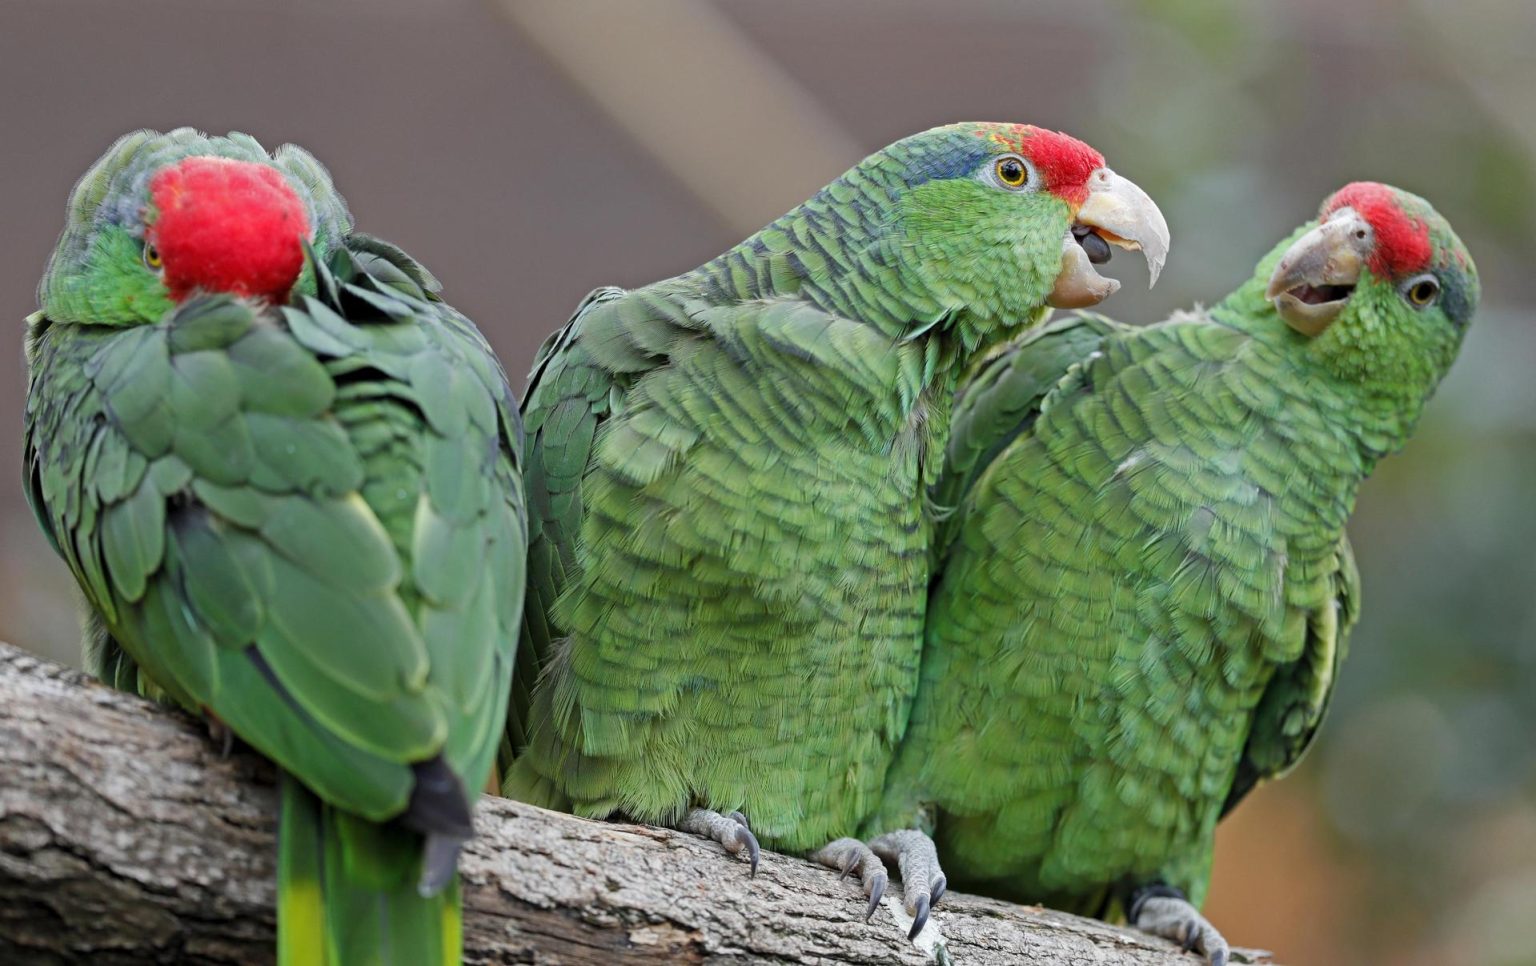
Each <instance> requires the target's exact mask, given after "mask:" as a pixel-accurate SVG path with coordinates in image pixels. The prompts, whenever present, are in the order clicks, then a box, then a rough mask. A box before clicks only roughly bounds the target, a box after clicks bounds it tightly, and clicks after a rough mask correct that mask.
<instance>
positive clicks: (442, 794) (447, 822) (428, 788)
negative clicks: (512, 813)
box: [400, 755, 475, 897]
mask: <svg viewBox="0 0 1536 966" xmlns="http://www.w3.org/2000/svg"><path fill="white" fill-rule="evenodd" d="M411 773H412V775H413V776H414V777H415V779H416V781H415V784H414V785H413V786H412V787H411V799H410V802H409V803H408V804H407V805H406V808H405V812H404V814H402V815H401V816H400V824H401V825H403V826H405V827H406V828H408V829H411V830H412V831H414V832H419V833H421V835H423V836H424V837H425V839H426V842H425V844H424V846H423V848H422V862H421V879H420V881H419V882H418V883H417V889H418V891H419V892H420V893H421V895H422V896H424V897H431V896H435V895H437V894H438V893H440V892H442V891H443V890H444V889H446V888H447V887H448V885H449V884H450V883H452V882H453V875H454V872H455V871H456V870H457V869H458V864H459V849H460V847H461V846H462V845H463V844H464V843H465V842H467V841H469V839H470V838H472V837H473V836H474V834H475V821H474V814H473V804H472V803H471V801H470V798H469V795H468V794H467V793H466V791H465V789H464V783H463V782H462V781H460V780H459V776H458V775H457V774H455V773H454V771H453V769H452V768H450V767H448V762H447V761H445V760H444V759H443V757H442V756H441V755H438V756H437V757H435V758H432V759H430V760H428V761H422V762H417V763H415V764H413V765H412V766H411Z"/></svg>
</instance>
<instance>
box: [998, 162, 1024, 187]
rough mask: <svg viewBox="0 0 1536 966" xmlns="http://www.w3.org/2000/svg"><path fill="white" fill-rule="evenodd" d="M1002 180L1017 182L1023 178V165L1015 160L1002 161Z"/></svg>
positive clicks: (1011, 182) (1010, 182)
mask: <svg viewBox="0 0 1536 966" xmlns="http://www.w3.org/2000/svg"><path fill="white" fill-rule="evenodd" d="M1003 180H1004V181H1006V182H1008V183H1009V184H1018V183H1019V182H1021V181H1023V180H1024V166H1023V165H1022V164H1020V163H1019V162H1017V161H1013V160H1008V161H1004V162H1003Z"/></svg>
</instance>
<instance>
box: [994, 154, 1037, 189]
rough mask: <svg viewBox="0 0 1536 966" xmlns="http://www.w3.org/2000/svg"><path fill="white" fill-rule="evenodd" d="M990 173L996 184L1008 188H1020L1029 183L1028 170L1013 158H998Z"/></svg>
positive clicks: (1022, 163)
mask: <svg viewBox="0 0 1536 966" xmlns="http://www.w3.org/2000/svg"><path fill="white" fill-rule="evenodd" d="M992 171H993V173H994V174H996V175H997V180H998V183H999V184H1002V185H1005V186H1007V187H1009V188H1022V187H1024V185H1025V184H1026V183H1028V181H1029V168H1027V167H1026V166H1025V165H1024V162H1023V161H1020V160H1019V159H1018V158H1015V157H1006V158H998V159H997V162H996V163H995V164H994V165H993V166H992Z"/></svg>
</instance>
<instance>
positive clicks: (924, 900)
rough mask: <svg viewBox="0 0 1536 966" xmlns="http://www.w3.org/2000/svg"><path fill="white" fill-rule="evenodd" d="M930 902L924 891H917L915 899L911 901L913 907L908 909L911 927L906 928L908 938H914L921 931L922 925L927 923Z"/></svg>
mask: <svg viewBox="0 0 1536 966" xmlns="http://www.w3.org/2000/svg"><path fill="white" fill-rule="evenodd" d="M931 903H932V900H931V899H929V897H928V894H927V893H926V892H919V893H918V894H917V901H916V902H915V903H913V906H914V908H912V909H910V910H908V911H909V912H911V913H912V928H911V929H909V930H907V938H908V939H916V938H917V934H918V933H920V932H922V931H923V927H924V926H926V925H928V910H929V908H930V906H931Z"/></svg>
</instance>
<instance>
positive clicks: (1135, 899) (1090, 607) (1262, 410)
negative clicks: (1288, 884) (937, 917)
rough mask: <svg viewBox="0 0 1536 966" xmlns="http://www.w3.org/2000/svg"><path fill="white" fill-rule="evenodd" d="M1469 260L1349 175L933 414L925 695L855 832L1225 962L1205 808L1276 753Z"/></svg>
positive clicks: (1325, 690)
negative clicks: (1153, 315)
mask: <svg viewBox="0 0 1536 966" xmlns="http://www.w3.org/2000/svg"><path fill="white" fill-rule="evenodd" d="M1478 293H1479V289H1478V279H1477V272H1476V269H1475V268H1474V266H1473V264H1472V260H1471V259H1470V257H1469V256H1468V254H1467V251H1466V249H1465V248H1464V247H1463V246H1462V244H1461V242H1460V240H1459V239H1458V238H1457V237H1456V235H1455V234H1454V232H1452V230H1451V228H1450V226H1449V225H1448V224H1447V223H1446V221H1445V220H1444V219H1443V218H1442V217H1441V216H1440V215H1438V214H1437V213H1436V212H1435V211H1434V209H1432V208H1431V207H1430V206H1429V205H1428V204H1427V203H1426V202H1425V201H1423V200H1422V199H1420V198H1418V197H1416V196H1414V195H1411V194H1408V193H1407V192H1404V191H1400V190H1397V189H1394V188H1390V187H1388V186H1385V185H1380V184H1372V183H1356V184H1351V185H1349V186H1347V187H1345V188H1343V189H1341V190H1340V191H1338V192H1337V193H1335V194H1334V195H1332V196H1331V197H1330V198H1328V199H1327V200H1326V201H1325V202H1324V204H1323V206H1322V210H1321V215H1320V221H1318V222H1315V223H1313V224H1310V225H1307V226H1305V227H1303V228H1302V229H1300V230H1299V231H1298V232H1297V233H1296V234H1295V235H1293V236H1292V237H1291V238H1290V239H1288V240H1287V241H1286V242H1283V243H1281V244H1280V245H1279V246H1278V247H1277V248H1276V249H1275V250H1274V251H1272V252H1271V253H1270V254H1269V255H1268V256H1266V257H1265V258H1264V259H1263V261H1261V262H1260V263H1259V266H1258V269H1257V271H1256V272H1255V274H1254V275H1253V277H1252V278H1251V279H1249V280H1248V281H1247V282H1245V283H1244V284H1243V285H1242V286H1241V287H1240V288H1238V289H1237V290H1236V291H1235V292H1234V293H1233V294H1232V295H1230V296H1228V297H1227V298H1226V299H1225V300H1224V301H1222V302H1221V303H1220V304H1218V305H1216V306H1214V307H1212V308H1210V309H1207V310H1199V311H1195V312H1186V313H1179V314H1177V315H1175V316H1174V317H1172V318H1170V319H1169V320H1167V321H1165V322H1163V323H1160V324H1157V325H1153V326H1149V327H1146V328H1129V327H1125V326H1121V325H1118V324H1115V323H1112V322H1110V321H1108V320H1106V319H1102V318H1099V317H1093V316H1086V315H1079V316H1076V317H1070V318H1066V319H1063V320H1060V321H1057V322H1053V323H1052V324H1050V325H1048V326H1045V327H1043V328H1042V329H1039V330H1037V331H1035V332H1033V333H1029V334H1026V335H1024V336H1023V337H1021V338H1020V339H1019V340H1018V341H1017V342H1016V343H1015V344H1013V345H1011V346H1010V347H1009V348H1008V349H1007V350H1006V351H1004V352H1001V353H999V354H998V355H997V356H996V357H995V358H993V359H991V360H989V362H988V363H987V364H986V365H985V366H983V367H982V368H981V369H980V370H979V371H978V373H977V374H976V376H975V378H974V379H973V380H972V381H970V382H969V383H968V384H967V385H966V386H965V387H964V388H963V389H962V392H961V396H960V398H959V400H958V401H957V402H956V405H955V410H954V420H953V424H952V425H953V434H952V436H951V438H950V442H949V446H948V462H947V465H946V469H945V476H944V478H943V480H942V481H941V482H940V484H939V487H938V488H937V491H936V493H935V500H936V502H938V503H941V504H944V505H946V506H951V507H954V508H955V509H954V511H953V513H952V515H951V516H950V518H949V519H948V521H947V522H946V523H945V525H944V526H945V532H944V533H942V534H941V535H940V537H939V541H940V549H939V558H938V562H937V563H936V565H935V566H936V568H937V569H938V575H937V577H936V579H935V583H934V587H933V590H932V595H931V600H930V605H929V612H928V621H927V628H926V638H927V639H926V642H925V650H924V654H923V669H922V683H921V687H920V689H919V692H918V696H917V699H916V702H915V705H914V707H913V711H912V717H911V724H910V727H909V730H908V732H907V735H906V737H905V739H904V740H903V742H902V746H901V748H900V751H899V754H898V756H897V760H896V763H895V764H894V765H893V766H892V768H891V771H890V777H889V783H888V789H887V799H886V802H885V804H884V806H883V812H882V815H881V816H880V818H879V820H878V821H876V822H873V823H871V827H869V828H868V829H866V831H868V832H870V833H878V832H884V831H888V830H890V829H893V828H900V827H903V826H908V825H917V826H920V827H928V828H931V829H932V830H933V835H934V839H935V841H936V843H937V845H938V850H939V856H940V858H941V859H942V861H943V863H944V868H945V871H946V872H947V873H948V874H949V876H950V877H951V878H952V879H954V880H956V881H958V882H961V883H964V884H965V885H966V887H968V888H971V889H974V890H975V891H979V892H983V893H989V894H993V895H999V896H1002V897H1007V898H1012V899H1016V900H1022V901H1028V902H1044V903H1047V904H1050V905H1053V906H1056V907H1059V908H1064V909H1068V910H1073V911H1078V912H1083V913H1087V914H1096V915H1107V914H1116V913H1119V914H1124V915H1126V916H1127V917H1128V919H1129V920H1130V921H1131V922H1132V924H1134V925H1136V926H1138V927H1140V928H1142V929H1145V930H1148V931H1151V932H1155V933H1158V934H1161V935H1164V936H1168V937H1170V938H1175V939H1179V940H1182V941H1184V942H1185V943H1186V944H1187V945H1188V946H1191V947H1199V948H1201V949H1202V950H1203V951H1204V952H1205V953H1206V955H1207V956H1208V958H1209V959H1210V960H1211V961H1212V962H1213V963H1221V962H1224V961H1225V959H1226V957H1227V946H1226V943H1225V941H1224V940H1223V939H1222V937H1221V936H1220V934H1219V933H1218V932H1217V931H1216V930H1215V929H1213V928H1212V927H1211V926H1210V924H1209V923H1208V922H1207V921H1206V920H1205V919H1204V918H1202V917H1201V916H1200V915H1199V913H1198V911H1197V908H1198V906H1199V904H1200V903H1201V902H1202V900H1203V898H1204V894H1205V891H1206V887H1207V883H1208V879H1209V875H1210V868H1211V855H1212V847H1213V835H1214V832H1215V828H1216V823H1217V821H1218V820H1219V819H1220V818H1221V817H1222V816H1223V815H1224V814H1225V813H1226V812H1228V811H1229V810H1231V809H1232V808H1233V807H1234V806H1235V805H1236V804H1237V803H1238V801H1239V800H1241V799H1242V798H1243V796H1244V795H1246V794H1247V793H1248V792H1249V791H1250V790H1251V789H1252V788H1253V787H1254V786H1255V785H1256V784H1257V783H1258V782H1260V781H1263V780H1265V779H1267V778H1270V777H1273V776H1277V775H1280V774H1282V773H1284V772H1285V771H1286V770H1287V769H1289V768H1290V767H1291V766H1292V765H1294V764H1295V763H1296V762H1297V760H1298V759H1299V758H1300V757H1301V755H1302V754H1303V752H1304V751H1305V750H1306V748H1307V746H1308V744H1309V743H1310V741H1311V739H1312V737H1313V735H1314V733H1315V732H1316V730H1317V728H1318V725H1319V723H1320V722H1321V720H1322V717H1323V713H1324V711H1325V709H1326V707H1327V705H1328V700H1329V696H1330V694H1331V693H1332V691H1333V687H1334V683H1335V681H1336V680H1337V674H1338V670H1339V665H1340V662H1341V660H1342V658H1343V656H1344V653H1345V645H1346V641H1347V637H1348V633H1349V630H1350V628H1351V626H1352V625H1353V624H1354V622H1355V618H1356V615H1357V613H1358V608H1359V591H1358V586H1357V585H1358V575H1357V573H1356V570H1355V566H1354V562H1353V559H1352V557H1351V553H1350V548H1349V544H1348V541H1347V539H1346V537H1345V529H1344V527H1345V521H1346V519H1347V518H1348V516H1349V514H1350V512H1351V510H1352V508H1353V506H1354V502H1355V495H1356V491H1357V489H1358V487H1359V485H1360V483H1361V481H1362V480H1363V479H1364V478H1365V477H1366V475H1367V474H1369V473H1370V471H1371V469H1372V468H1373V467H1374V466H1375V464H1376V463H1377V461H1378V460H1380V459H1381V458H1383V457H1384V456H1387V455H1389V454H1390V453H1392V452H1395V451H1396V450H1397V449H1399V448H1400V447H1401V446H1402V445H1403V444H1404V442H1405V441H1406V440H1407V439H1408V437H1409V435H1410V434H1411V432H1412V430H1413V427H1414V425H1415V423H1416V422H1417V421H1418V418H1419V415H1420V412H1421V411H1422V409H1423V406H1424V404H1425V402H1426V400H1427V399H1428V398H1429V396H1430V395H1431V394H1432V392H1433V391H1434V389H1435V386H1436V385H1437V384H1438V382H1439V381H1440V379H1441V377H1442V376H1444V374H1445V373H1446V371H1447V369H1448V368H1449V367H1450V365H1451V363H1452V361H1453V360H1454V359H1455V357H1456V354H1457V352H1458V350H1459V348H1460V345H1461V341H1462V336H1463V334H1464V332H1465V331H1466V327H1467V324H1468V322H1469V320H1470V318H1471V316H1472V313H1473V311H1474V310H1475V308H1476V306H1477V302H1478Z"/></svg>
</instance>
